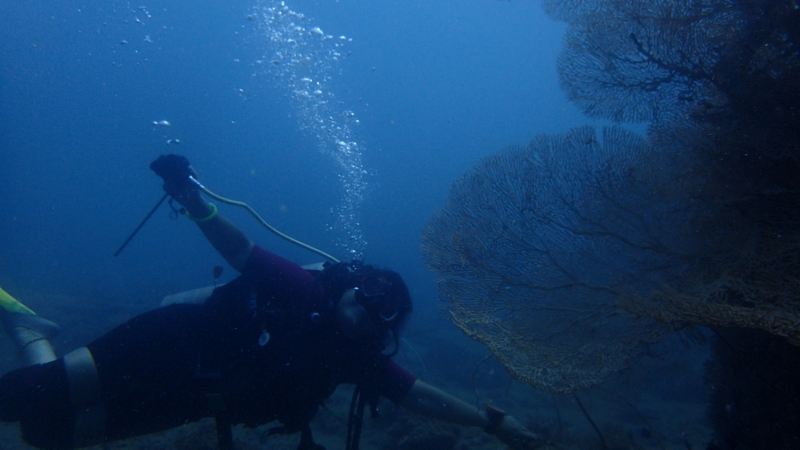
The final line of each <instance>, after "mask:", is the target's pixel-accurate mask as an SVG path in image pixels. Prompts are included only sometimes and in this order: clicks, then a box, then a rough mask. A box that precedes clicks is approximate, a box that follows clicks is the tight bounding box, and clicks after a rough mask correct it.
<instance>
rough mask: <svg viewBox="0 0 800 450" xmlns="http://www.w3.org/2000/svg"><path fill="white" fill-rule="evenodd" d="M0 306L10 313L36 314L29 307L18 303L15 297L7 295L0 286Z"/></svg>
mask: <svg viewBox="0 0 800 450" xmlns="http://www.w3.org/2000/svg"><path fill="white" fill-rule="evenodd" d="M0 308H2V309H4V310H6V311H8V312H11V313H18V314H30V315H32V316H35V315H36V313H35V312H33V311H31V309H30V308H28V307H27V306H25V305H23V304H22V303H20V302H19V301H18V300H17V299H15V298H14V297H12V296H11V295H9V293H8V292H6V291H4V290H3V288H0Z"/></svg>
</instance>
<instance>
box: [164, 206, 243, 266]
mask: <svg viewBox="0 0 800 450" xmlns="http://www.w3.org/2000/svg"><path fill="white" fill-rule="evenodd" d="M196 197H197V198H196V199H193V200H191V201H188V202H186V203H183V202H181V204H182V205H183V207H184V208H186V211H188V212H189V217H190V218H192V219H193V220H194V221H195V222H196V223H197V226H199V227H200V230H201V231H202V232H203V234H204V235H205V237H206V239H208V242H210V243H211V245H213V246H214V248H215V249H216V250H217V251H218V252H219V254H220V255H222V257H223V258H225V261H227V262H228V264H230V265H231V267H233V268H234V269H236V270H238V271H239V272H241V271H242V270H243V269H244V266H245V263H246V262H247V257H248V256H250V252H251V251H252V250H253V241H251V240H250V238H248V237H247V235H246V234H244V232H243V231H242V230H240V229H239V227H237V226H236V225H234V224H233V222H231V221H230V220H228V219H226V218H225V217H223V216H222V215H221V214H219V213H218V212H217V208H216V206H212V205H211V203H209V202H207V201H206V200H205V199H203V198H202V197H200V192H199V191H197V192H196ZM178 201H179V202H180V200H178ZM209 217H210V219H208V220H203V219H204V218H209ZM197 218H199V219H197Z"/></svg>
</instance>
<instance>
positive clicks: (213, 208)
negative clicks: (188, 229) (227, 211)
mask: <svg viewBox="0 0 800 450" xmlns="http://www.w3.org/2000/svg"><path fill="white" fill-rule="evenodd" d="M209 205H211V214H209V215H208V216H206V217H203V218H201V219H197V218H194V217H192V215H191V214H189V211H186V212H184V214H186V217H188V218H189V219H190V220H192V221H193V222H194V223H203V222H208V221H209V220H211V219H213V218H214V217H217V212H218V211H217V205H215V204H213V203H209Z"/></svg>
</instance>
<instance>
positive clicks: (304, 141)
mask: <svg viewBox="0 0 800 450" xmlns="http://www.w3.org/2000/svg"><path fill="white" fill-rule="evenodd" d="M539 3H540V2H534V1H527V0H526V1H517V0H515V1H500V0H458V1H455V0H428V1H425V2H408V1H402V2H401V1H397V0H339V1H333V0H324V1H320V0H316V1H310V0H287V2H286V3H285V5H281V3H280V2H277V1H273V0H248V1H242V0H233V1H228V2H219V1H207V0H200V1H192V2H166V1H155V2H141V3H129V2H126V1H119V0H117V1H98V0H90V1H87V2H82V3H75V2H53V1H50V2H47V1H38V2H31V1H21V0H5V1H4V2H2V4H0V14H2V16H3V17H4V18H5V20H4V23H3V26H2V27H0V68H1V69H2V70H0V211H1V213H0V214H2V215H0V286H3V287H4V288H7V289H8V290H9V291H10V292H11V293H12V294H15V295H18V294H19V295H21V297H20V300H22V301H23V302H26V303H28V304H30V305H31V306H33V307H34V309H37V310H39V311H40V312H45V313H47V314H46V315H47V317H48V318H50V319H53V320H55V321H57V322H60V323H62V324H65V325H67V326H66V327H65V328H66V329H65V332H64V334H63V336H62V337H59V339H58V340H57V341H55V342H54V345H55V347H56V350H57V351H59V353H62V352H64V351H66V350H69V349H71V348H73V347H76V346H80V345H84V344H85V343H86V341H87V340H90V339H91V338H94V337H96V336H97V335H99V334H101V333H103V332H104V331H106V330H108V329H109V328H111V327H112V326H115V325H117V324H119V323H120V322H122V321H124V320H126V319H128V318H130V316H132V315H133V314H135V313H138V312H141V311H145V310H148V309H152V308H155V307H157V306H158V305H159V302H160V300H161V298H162V297H163V296H165V295H168V294H172V293H176V292H180V291H183V290H187V289H193V288H197V287H202V286H207V285H210V284H212V283H213V277H212V270H213V267H214V266H215V265H218V264H220V265H225V263H224V261H223V260H222V258H221V257H220V256H219V255H218V254H217V253H216V252H215V251H214V250H213V249H212V247H211V246H210V245H209V244H208V243H207V242H206V241H205V239H204V238H203V236H202V235H201V233H200V232H199V231H198V230H197V227H196V226H195V225H194V224H193V223H192V222H190V221H189V220H187V219H186V218H184V217H179V218H178V219H177V220H173V219H171V218H170V214H169V213H170V209H169V207H168V206H167V205H166V204H165V205H162V206H161V208H160V209H159V210H158V211H157V212H156V213H155V214H154V215H153V217H152V218H151V219H150V220H149V221H148V222H147V224H146V225H145V226H144V227H143V228H142V230H141V231H140V232H139V233H138V235H136V237H135V238H134V239H133V240H132V241H131V242H130V244H128V246H127V247H126V248H125V249H124V251H122V252H121V254H120V255H119V256H117V257H114V256H112V255H113V253H114V252H115V251H116V250H117V248H118V247H119V246H120V245H121V244H122V242H123V241H124V240H125V239H126V237H128V235H129V234H130V233H131V232H132V231H133V229H134V228H135V227H136V225H137V224H138V223H139V222H140V221H141V220H142V219H143V218H144V216H145V215H146V214H147V212H148V211H149V210H150V209H151V208H152V207H153V206H154V205H155V203H156V202H157V201H158V199H159V198H160V197H161V196H162V195H163V191H162V189H161V182H160V179H159V178H158V177H157V176H155V174H153V173H152V171H150V169H149V168H148V165H149V164H150V162H151V161H153V160H154V159H155V158H157V157H158V156H159V155H161V154H165V153H180V154H183V155H185V156H187V157H188V158H189V160H190V161H191V162H192V164H193V166H194V168H195V169H196V170H197V172H198V174H199V178H200V180H201V181H202V182H203V183H204V184H205V185H206V186H207V187H208V188H209V189H211V190H212V191H214V192H216V193H218V194H220V195H223V196H226V197H229V198H233V199H236V200H241V201H244V202H247V203H249V204H250V205H251V206H252V207H253V208H255V209H256V210H257V211H258V212H259V213H260V214H261V215H262V216H263V217H264V218H265V219H266V220H267V221H268V222H270V223H271V224H272V225H274V226H275V227H277V228H278V229H280V230H281V231H283V232H285V233H287V234H289V235H291V236H293V237H295V238H297V239H300V240H302V241H304V242H306V243H308V244H310V245H313V246H315V247H319V248H320V249H322V250H324V251H326V252H329V253H331V254H333V255H334V256H336V257H337V258H340V259H350V258H352V257H360V258H363V259H365V260H366V262H368V263H372V264H378V265H381V266H386V267H389V268H392V269H394V270H397V271H398V272H399V273H400V274H401V275H402V276H403V277H404V279H405V280H406V282H407V284H408V286H409V288H410V290H411V293H412V297H413V300H414V303H415V312H414V314H413V316H412V319H411V321H410V324H409V326H408V333H407V334H406V336H407V337H408V341H411V342H414V343H415V344H416V345H417V346H418V347H419V352H417V350H414V349H413V348H411V349H410V350H404V352H402V353H400V354H399V355H398V359H400V360H401V361H400V362H401V363H402V364H404V365H406V366H407V367H409V368H411V369H413V370H414V371H415V373H417V375H420V376H423V377H425V379H431V381H433V382H436V384H439V385H443V386H445V387H447V388H448V390H449V391H452V392H454V393H456V394H457V395H459V396H461V397H462V398H467V399H468V400H470V401H472V399H471V398H469V396H470V395H472V394H473V392H472V391H471V387H472V386H471V381H472V380H470V378H469V377H470V374H471V373H473V372H472V371H473V370H475V372H474V373H476V374H477V378H476V379H477V382H478V385H479V386H480V388H481V389H483V390H482V391H481V393H480V395H481V398H480V401H481V402H485V401H487V400H489V401H491V400H492V398H491V396H494V398H495V399H501V400H500V402H501V403H502V404H505V405H508V407H509V408H514V407H516V408H518V409H517V410H516V411H514V414H515V415H517V416H518V417H519V418H520V419H521V420H523V421H525V420H526V418H527V420H528V421H527V422H526V424H528V425H530V424H533V425H536V426H541V427H542V428H543V429H544V428H549V429H550V430H556V429H557V430H558V432H556V431H553V434H554V436H555V437H556V438H560V437H561V436H563V434H560V433H562V432H563V433H574V434H575V435H576V436H579V438H576V441H577V442H579V443H578V444H576V445H577V446H578V447H577V448H590V445H589V446H587V445H584V444H583V443H584V442H593V443H594V444H592V445H595V444H596V437H595V435H594V431H593V430H592V429H590V428H589V426H588V425H587V422H586V421H585V417H584V416H583V415H582V413H581V412H580V411H579V410H578V409H577V407H576V406H575V404H574V402H573V401H572V400H571V397H551V396H549V395H546V394H543V393H541V392H538V393H537V392H535V391H534V390H533V389H532V388H529V387H527V386H524V385H520V384H518V383H515V384H513V387H512V384H511V379H510V377H509V376H508V375H507V374H505V372H504V371H503V368H502V367H501V366H500V365H499V363H497V362H496V361H491V360H490V361H489V362H487V363H486V364H484V365H482V366H481V370H480V371H478V370H477V369H475V364H476V363H477V362H478V361H480V360H481V358H482V357H483V356H485V355H486V354H487V353H488V350H486V349H485V347H483V346H481V345H480V344H477V343H475V342H472V341H469V340H468V339H467V338H466V337H464V336H463V335H462V334H461V332H460V331H459V330H458V329H457V328H456V327H455V325H453V324H452V323H451V322H449V321H447V320H444V319H442V318H441V317H440V316H439V314H438V307H439V305H438V304H437V289H436V285H435V283H434V278H433V274H432V273H431V272H430V271H429V270H428V269H427V268H426V267H425V266H424V265H423V264H422V261H421V252H420V232H421V230H422V229H423V227H424V226H425V224H426V222H427V221H428V220H429V218H430V217H431V216H432V215H433V214H434V212H435V211H437V210H438V209H440V208H442V206H443V205H444V201H445V199H446V197H447V194H448V189H449V186H450V185H451V183H453V181H455V180H456V179H457V178H458V177H459V176H460V175H461V174H462V173H464V172H465V171H467V170H468V169H470V168H471V167H472V166H473V164H474V163H475V162H476V161H477V160H479V159H480V158H482V157H484V156H486V155H489V154H492V153H494V152H496V151H498V150H500V149H501V148H504V147H506V146H508V145H512V144H517V145H525V144H527V143H528V142H529V141H530V139H531V138H533V137H534V136H536V135H538V134H542V133H548V134H555V133H564V132H566V131H568V130H570V129H571V128H573V127H575V126H579V125H585V124H587V123H591V121H589V120H588V119H586V118H585V117H584V116H583V115H582V114H581V113H580V111H578V109H577V108H576V107H574V106H573V105H571V104H570V103H568V102H567V101H566V99H565V96H564V94H563V92H562V91H561V89H560V88H559V84H558V75H557V73H556V58H557V55H558V53H559V51H560V50H561V43H562V37H563V35H564V31H565V29H566V26H565V25H564V24H563V23H558V22H555V21H553V20H552V19H550V18H548V17H547V16H546V15H545V13H544V12H543V10H542V9H541V5H540V4H539ZM270 8H272V10H271V9H270ZM275 8H277V9H275ZM276 11H278V12H281V13H282V14H286V15H289V11H291V20H289V21H287V20H285V17H287V16H283V17H282V18H281V19H280V20H277V19H275V16H274V14H275V12H276ZM301 16H302V17H301ZM290 22H291V23H294V24H295V25H297V26H299V27H301V28H302V30H301V31H299V32H298V33H297V34H295V35H293V34H292V32H291V30H290V29H289V28H285V27H286V26H288V25H287V24H288V23H290ZM315 29H319V32H317V31H314V30H315ZM295 31H296V30H295ZM275 33H278V37H277V38H276V34H275ZM328 36H330V38H328ZM290 40H291V42H290ZM306 57H307V59H304V58H306ZM292 58H295V59H294V60H293V59H292ZM287 61H288V62H287ZM304 79H307V80H308V81H304ZM317 83H320V84H317ZM317 91H319V92H317ZM160 121H168V122H169V126H166V125H159V124H158V122H160ZM177 141H180V143H177ZM220 212H221V213H222V214H224V215H225V216H226V217H228V218H230V219H231V220H233V221H234V222H235V223H236V224H237V225H239V226H240V227H241V228H242V229H243V230H244V231H245V232H246V233H247V234H248V235H249V236H250V237H251V238H252V239H253V240H254V241H255V242H257V243H258V244H260V245H261V246H263V247H265V248H267V249H269V250H272V251H274V252H276V253H278V254H280V255H282V256H284V257H286V258H288V259H290V260H293V261H296V262H298V263H301V264H304V263H310V262H315V261H319V260H320V258H319V257H318V256H317V255H314V254H312V253H310V252H308V251H306V250H303V249H300V248H298V247H296V246H293V245H292V244H289V243H287V242H285V241H282V240H280V239H278V238H276V237H275V236H274V235H272V234H270V233H269V232H267V231H266V230H265V229H263V228H262V227H261V226H260V225H258V224H257V223H256V222H255V221H254V220H253V219H252V218H251V217H250V216H249V215H247V213H245V212H244V211H242V210H240V209H237V208H234V207H231V206H228V205H220ZM235 275H236V273H235V271H234V270H233V269H232V268H230V267H228V266H227V265H225V272H224V273H223V275H222V280H221V281H226V280H230V279H232V278H233V277H234V276H235ZM20 293H21V294H20ZM32 293H33V294H35V295H33V296H32V297H25V296H22V295H25V294H27V295H32ZM120 311H121V312H120ZM84 316H85V317H86V318H87V319H86V320H85V322H84V321H83V317H84ZM678 340H679V339H678V338H676V337H675V336H671V337H670V338H669V339H667V340H666V343H664V344H662V346H663V347H665V348H666V350H665V349H664V348H659V349H656V350H655V351H654V352H653V353H654V354H655V355H656V356H661V355H662V353H663V354H668V355H669V357H663V358H661V359H658V358H656V359H648V360H646V362H645V363H643V364H642V365H641V368H642V369H641V370H640V372H637V373H635V374H628V375H626V376H627V377H628V378H627V379H626V381H624V382H625V383H627V382H629V384H630V385H632V386H635V388H633V389H639V387H641V386H645V385H648V388H649V389H650V391H648V392H656V393H657V394H654V397H655V398H656V400H654V401H652V402H651V403H650V404H648V405H647V406H646V407H644V408H642V410H643V412H644V414H645V415H646V416H647V417H648V418H649V419H650V420H651V421H656V420H661V418H663V421H664V422H661V423H660V424H657V426H656V428H659V427H658V425H663V427H661V428H659V429H660V430H661V432H663V435H664V436H665V437H664V438H663V440H664V441H668V442H671V443H673V444H675V443H677V444H675V445H673V446H670V447H669V448H685V445H686V444H685V443H686V442H688V440H687V439H688V438H687V437H686V436H687V435H691V439H692V442H708V441H709V439H708V435H707V433H708V429H707V427H705V426H704V425H703V424H701V423H697V422H698V421H697V420H696V418H698V417H703V414H704V410H703V408H704V407H705V406H704V404H702V395H704V394H705V391H702V393H698V391H701V390H702V389H701V388H700V387H698V386H699V385H701V382H700V381H698V380H699V378H700V373H701V372H702V361H703V360H704V358H705V356H706V351H705V350H703V349H699V350H697V349H695V350H693V351H692V352H686V351H684V352H683V353H681V352H674V349H675V348H676V347H678V346H679V345H680V342H678ZM3 346H5V347H3ZM680 348H681V349H682V347H680ZM465 349H469V351H467V350H465ZM0 350H3V355H0V372H4V371H5V370H8V369H10V368H13V367H14V364H15V363H13V362H11V359H12V358H13V356H12V353H13V352H12V348H11V345H10V343H7V342H5V341H4V342H2V343H0ZM426 365H427V367H426ZM654 373H657V374H660V375H658V376H653V375H652V374H654ZM654 379H655V382H653V380H654ZM648 383H649V384H648ZM626 386H627V384H626ZM633 389H632V390H633ZM678 391H679V392H678ZM509 392H510V394H509ZM637 392H638V391H637ZM676 392H678V393H677V394H676ZM594 395H595V397H594V400H593V403H594V404H593V405H592V404H589V407H590V409H592V407H593V410H594V411H601V412H603V413H601V414H600V416H601V417H603V418H604V420H605V422H604V423H605V425H606V426H605V427H604V428H605V429H609V428H610V427H611V426H612V425H613V426H614V427H616V428H613V429H614V430H616V429H617V428H619V430H622V429H623V427H624V426H629V428H630V429H635V428H636V427H642V425H641V423H642V415H641V414H639V411H636V414H638V416H633V413H632V412H631V410H630V409H628V406H627V405H630V403H625V402H623V401H619V399H618V398H616V397H611V396H609V395H608V394H603V393H602V392H601V393H600V394H597V393H595V394H594ZM637 395H638V394H637ZM587 396H588V395H587ZM631 396H633V394H631ZM662 398H671V399H677V401H679V402H680V401H685V403H686V404H690V403H691V405H690V406H689V407H686V408H684V409H680V408H683V407H684V406H683V404H680V405H678V406H674V405H673V406H668V407H663V406H662V405H661V404H660V403H659V402H660V401H661V399H662ZM344 402H345V403H346V402H347V400H344ZM590 402H592V401H591V399H590ZM590 402H587V403H590ZM345 403H343V404H345ZM608 404H613V405H615V406H614V407H613V408H616V409H613V408H610V407H608V406H607V405H608ZM501 406H502V405H501ZM344 408H346V405H345V406H344ZM334 409H335V408H334ZM612 409H613V412H612ZM687 409H688V410H687ZM620 411H622V412H620ZM624 414H628V416H627V417H624ZM345 415H346V413H345ZM527 415H529V417H526V416H527ZM562 416H563V417H562ZM542 417H543V418H542ZM620 417H622V418H620ZM672 417H687V419H686V420H685V421H681V422H680V423H678V420H677V419H676V421H675V423H673V422H671V420H672V419H671V418H672ZM562 418H563V420H564V422H563V423H564V424H565V425H564V426H563V427H562ZM327 420H329V421H330V420H331V419H330V417H328V419H327ZM537 420H538V421H539V422H537ZM556 422H557V424H558V425H557V426H556V425H555V424H556ZM609 422H612V425H609ZM619 423H622V424H623V425H617V424H619ZM665 423H666V424H665ZM570 424H577V425H575V427H577V428H576V429H578V428H579V429H580V431H575V429H573V428H571V427H572V426H571V425H570ZM664 424H665V425H664ZM676 424H677V425H676ZM601 425H603V423H601ZM335 426H339V425H335ZM335 426H334V427H335ZM581 427H582V428H581ZM647 427H648V428H649V427H650V425H649V424H648V425H647ZM8 429H9V428H8V427H6V428H5V430H6V432H8V431H7V430H8ZM675 430H678V431H675ZM0 431H2V430H0ZM382 431H383V430H381V432H382ZM14 433H16V430H14ZM703 433H706V434H703ZM382 435H385V433H383V432H382ZM14 436H16V434H14ZM466 436H467V437H466V438H470V436H472V435H466ZM406 437H408V436H406ZM462 437H464V436H462ZM466 438H465V439H466ZM480 439H481V438H480V437H475V439H474V440H478V441H479V440H480ZM487 439H488V438H487ZM637 439H638V438H637ZM642 439H644V438H642ZM659 439H661V437H659ZM0 442H2V441H0ZM651 442H653V443H654V444H653V445H655V443H656V441H651ZM661 442H662V440H658V441H657V443H659V444H660V443H661ZM573 443H574V442H573ZM392 445H394V444H392ZM143 447H146V445H144V446H143ZM20 448H21V447H20ZM150 448H152V447H150ZM186 448H189V447H186ZM254 448H256V447H254ZM259 448H260V447H259ZM329 448H334V447H330V446H329ZM337 448H338V447H337ZM391 448H394V447H393V446H392V447H391ZM480 448H486V447H483V446H482V447H480ZM661 448H665V447H664V446H663V445H662V446H661Z"/></svg>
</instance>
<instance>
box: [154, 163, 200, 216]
mask: <svg viewBox="0 0 800 450" xmlns="http://www.w3.org/2000/svg"><path fill="white" fill-rule="evenodd" d="M150 169H152V170H153V172H155V173H156V175H158V176H159V177H161V178H162V179H163V180H164V191H165V192H166V193H167V194H169V195H170V196H172V198H174V199H175V200H177V201H178V202H179V203H181V204H184V202H185V201H186V200H188V199H189V198H190V197H191V196H193V195H199V191H200V188H199V187H198V186H197V184H195V183H194V182H192V181H191V180H190V179H189V175H191V176H192V177H194V178H195V179H197V172H195V171H194V169H193V168H192V165H191V164H190V163H189V160H188V159H186V157H185V156H182V155H175V154H169V155H161V156H159V157H158V159H156V160H155V161H153V162H152V163H150Z"/></svg>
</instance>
